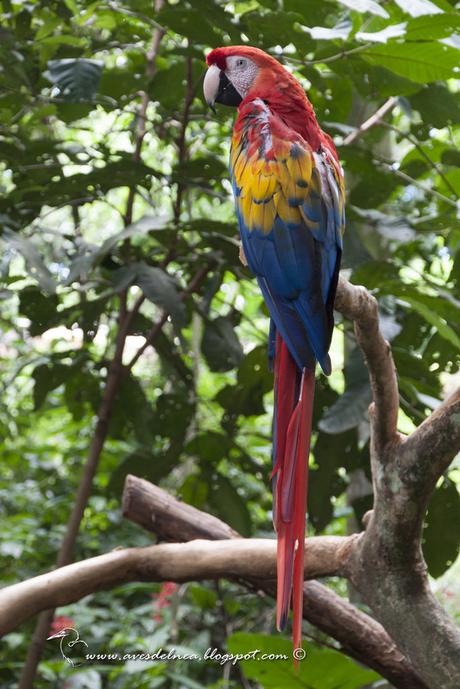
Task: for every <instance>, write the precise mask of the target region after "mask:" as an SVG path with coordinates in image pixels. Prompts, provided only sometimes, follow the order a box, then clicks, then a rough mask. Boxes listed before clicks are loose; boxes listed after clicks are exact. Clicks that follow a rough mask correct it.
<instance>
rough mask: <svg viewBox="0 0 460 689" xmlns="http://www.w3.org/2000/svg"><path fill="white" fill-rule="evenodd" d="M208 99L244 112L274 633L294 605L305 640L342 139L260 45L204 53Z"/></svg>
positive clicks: (244, 230)
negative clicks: (262, 311)
mask: <svg viewBox="0 0 460 689" xmlns="http://www.w3.org/2000/svg"><path fill="white" fill-rule="evenodd" d="M206 61H207V64H208V71H207V73H206V76H205V79H204V84H203V90H204V95H205V99H206V101H207V103H208V104H209V105H210V106H211V107H212V108H213V109H214V104H215V103H216V102H217V103H222V104H224V105H230V106H236V107H238V116H237V119H236V122H235V125H234V130H233V138H232V145H231V153H230V173H231V179H232V184H233V193H234V197H235V204H236V210H237V215H238V222H239V229H240V235H241V241H242V248H243V252H244V256H245V258H246V260H247V263H248V265H249V268H250V269H251V271H252V272H253V273H254V275H255V276H256V278H257V281H258V283H259V287H260V289H261V291H262V294H263V297H264V299H265V303H266V304H267V307H268V310H269V312H270V316H271V327H270V338H269V355H270V358H271V359H274V372H275V412H274V421H273V464H274V466H273V473H272V477H273V497H274V509H273V514H274V517H273V521H274V526H275V529H276V533H277V537H278V546H277V576H278V591H277V617H276V621H277V627H278V629H279V630H281V629H283V628H284V626H285V624H286V620H287V616H288V612H289V607H290V603H291V594H292V609H293V641H294V647H295V648H298V647H300V645H301V630H302V608H303V581H304V539H305V511H306V499H307V479H308V455H309V450H310V435H311V419H312V406H313V396H314V388H315V364H316V362H317V361H318V362H319V364H320V366H321V368H322V369H323V371H324V373H325V374H326V375H329V374H330V372H331V362H330V358H329V354H328V350H329V346H330V342H331V337H332V330H333V327H334V318H333V307H334V298H335V292H336V287H337V280H338V274H339V268H340V258H341V253H342V234H343V230H344V224H345V215H344V205H345V204H344V184H343V174H342V170H341V167H340V164H339V160H338V157H337V152H336V150H335V147H334V144H333V142H332V139H331V138H330V136H329V135H328V134H326V133H324V132H323V131H322V130H321V128H320V126H319V124H318V122H317V120H316V117H315V113H314V110H313V107H312V105H311V103H310V102H309V100H308V98H307V96H306V94H305V92H304V90H303V88H302V86H301V85H300V84H299V82H298V81H297V80H296V79H295V77H294V76H293V75H292V74H291V73H290V72H288V71H287V70H286V69H285V68H284V67H283V66H282V65H281V64H280V63H279V62H277V60H275V59H274V58H273V57H271V56H270V55H267V54H266V53H264V52H263V51H262V50H259V49H258V48H252V47H248V46H232V47H227V48H216V49H215V50H213V51H212V52H211V53H209V55H208V56H207V58H206Z"/></svg>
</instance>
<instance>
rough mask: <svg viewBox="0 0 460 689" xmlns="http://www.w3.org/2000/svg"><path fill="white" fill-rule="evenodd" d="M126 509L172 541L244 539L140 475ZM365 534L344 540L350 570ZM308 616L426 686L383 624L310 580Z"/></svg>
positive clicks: (409, 682) (415, 686) (407, 687)
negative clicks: (350, 560) (356, 548)
mask: <svg viewBox="0 0 460 689" xmlns="http://www.w3.org/2000/svg"><path fill="white" fill-rule="evenodd" d="M123 514H124V516H125V517H126V518H127V519H130V520H131V521H133V522H135V523H136V524H139V525H140V526H142V527H143V528H145V529H147V530H148V531H151V532H153V533H155V534H156V535H157V536H158V537H159V538H160V539H164V540H167V541H186V540H189V539H194V538H207V539H211V540H216V539H228V538H239V535H238V534H237V533H236V532H235V531H234V530H233V529H231V528H230V527H229V526H228V525H227V524H225V523H224V522H222V521H221V520H220V519H217V518H216V517H213V516H211V515H209V514H206V513H205V512H201V511H200V510H198V509H196V508H195V507H192V506H191V505H187V504H185V503H182V502H180V501H179V500H176V499H175V498H173V497H172V496H171V495H169V494H168V493H166V492H165V491H164V490H162V489H161V488H158V487H157V486H154V485H153V484H151V483H149V482H148V481H145V480H143V479H140V478H137V477H136V476H130V475H128V476H127V477H126V481H125V488H124V491H123ZM360 538H361V536H359V535H358V536H353V537H352V540H346V541H341V543H342V545H341V546H339V549H341V550H342V553H341V556H340V557H341V562H342V567H343V570H344V572H348V560H349V558H350V557H351V556H352V552H353V549H354V548H355V547H356V544H358V543H359V540H360ZM311 542H312V539H310V538H309V539H307V541H306V553H307V554H308V551H309V548H310V543H311ZM240 583H241V584H242V585H243V586H246V587H247V588H249V589H251V590H254V588H256V589H259V590H263V591H264V592H265V593H267V594H269V595H270V596H273V597H275V596H276V586H275V583H274V582H271V581H261V580H260V579H259V580H257V581H254V579H252V578H251V579H248V580H246V581H240ZM303 615H304V618H305V619H306V620H308V621H309V622H311V623H312V624H313V625H315V626H316V627H317V628H318V629H320V630H321V631H323V632H325V633H326V634H329V635H330V636H331V637H332V638H334V639H336V640H337V641H338V642H339V643H340V644H341V646H342V648H341V650H343V652H344V653H346V654H347V655H350V656H351V657H352V658H355V659H356V660H358V661H359V662H361V663H364V664H365V665H368V666H369V667H372V668H373V669H375V670H377V672H380V674H382V675H383V676H384V677H386V678H387V679H388V680H389V681H391V682H392V683H393V684H394V686H395V687H397V688H398V689H426V685H425V684H424V683H423V682H422V681H421V679H420V678H419V677H418V676H417V675H416V673H415V672H414V670H413V668H412V667H411V666H410V663H409V662H408V661H407V659H406V658H404V656H403V655H402V654H401V653H400V651H399V650H398V649H397V648H396V646H395V644H394V642H393V641H392V640H391V639H390V637H389V636H388V635H387V633H386V632H385V630H384V629H383V627H382V626H381V625H380V624H379V623H378V622H376V621H375V620H373V619H372V618H370V617H369V616H368V615H365V614H364V613H362V612H361V611H359V610H357V609H356V608H355V607H354V606H352V605H350V604H349V603H347V601H345V600H343V599H342V598H340V597H339V596H337V595H336V594H334V593H333V592H332V591H330V590H329V589H328V588H326V587H325V586H323V585H322V584H319V583H318V582H308V583H306V584H305V586H304V609H303Z"/></svg>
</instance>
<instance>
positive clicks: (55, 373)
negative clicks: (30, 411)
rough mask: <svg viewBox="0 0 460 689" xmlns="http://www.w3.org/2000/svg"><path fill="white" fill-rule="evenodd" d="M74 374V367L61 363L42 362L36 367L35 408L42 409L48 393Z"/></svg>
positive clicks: (34, 373) (33, 375)
mask: <svg viewBox="0 0 460 689" xmlns="http://www.w3.org/2000/svg"><path fill="white" fill-rule="evenodd" d="M70 375H72V367H71V366H64V365H63V364H59V363H52V364H50V365H48V364H40V365H39V366H36V367H35V368H34V371H33V374H32V377H33V379H34V409H35V411H36V410H37V409H40V407H41V406H42V404H43V403H44V401H45V400H46V398H47V396H48V393H50V392H51V391H52V390H55V389H56V388H58V387H59V386H60V385H62V384H63V383H65V381H66V380H67V378H68V377H69V376H70Z"/></svg>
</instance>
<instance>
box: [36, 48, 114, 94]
mask: <svg viewBox="0 0 460 689" xmlns="http://www.w3.org/2000/svg"><path fill="white" fill-rule="evenodd" d="M53 38H56V37H53ZM103 65H104V63H103V62H101V61H100V60H88V59H86V58H65V59H62V60H50V61H49V62H48V71H47V72H45V76H46V77H47V78H48V79H49V81H51V82H52V83H53V84H55V86H56V87H57V88H58V89H59V94H60V96H61V97H62V98H63V99H64V100H65V101H67V102H68V103H80V102H81V101H91V100H93V99H94V97H95V95H96V93H97V89H98V86H99V80H100V77H101V73H102V67H103Z"/></svg>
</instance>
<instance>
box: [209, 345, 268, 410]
mask: <svg viewBox="0 0 460 689" xmlns="http://www.w3.org/2000/svg"><path fill="white" fill-rule="evenodd" d="M272 388H273V373H272V372H271V371H270V370H269V367H268V358H267V348H266V347H265V346H264V345H262V346H260V347H255V348H254V349H253V350H252V351H251V352H249V354H246V356H245V357H244V359H243V360H242V361H241V364H240V367H239V369H238V378H237V383H236V385H227V386H226V387H224V388H222V390H220V391H219V393H218V394H217V397H216V400H217V401H218V402H219V404H220V405H222V406H223V407H224V409H225V410H226V412H227V415H230V416H232V415H234V416H237V415H239V414H243V415H244V416H253V415H256V414H263V413H264V412H265V408H264V404H263V396H264V395H265V393H267V392H269V391H270V390H271V389H272Z"/></svg>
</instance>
